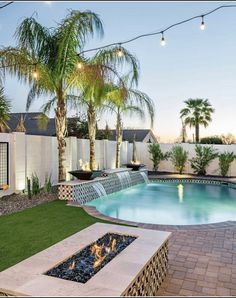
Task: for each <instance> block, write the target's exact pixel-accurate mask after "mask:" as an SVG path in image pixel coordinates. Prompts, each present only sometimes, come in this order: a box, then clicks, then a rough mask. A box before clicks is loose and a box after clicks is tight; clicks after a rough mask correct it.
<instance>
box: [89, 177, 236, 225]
mask: <svg viewBox="0 0 236 298" xmlns="http://www.w3.org/2000/svg"><path fill="white" fill-rule="evenodd" d="M86 205H89V206H95V207H96V209H97V210H98V211H99V212H100V213H102V214H104V215H107V216H110V217H114V218H118V219H123V220H128V221H135V222H140V223H151V224H166V225H195V224H208V223H216V222H223V221H228V220H236V189H234V188H231V187H228V186H225V185H209V184H199V183H187V182H186V183H178V182H163V183H155V182H154V183H148V184H145V183H144V184H139V185H136V186H133V187H131V188H128V189H125V190H122V191H119V192H116V193H113V194H110V195H108V196H104V197H100V198H98V199H95V200H93V201H91V202H89V203H87V204H86Z"/></svg>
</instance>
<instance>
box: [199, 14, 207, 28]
mask: <svg viewBox="0 0 236 298" xmlns="http://www.w3.org/2000/svg"><path fill="white" fill-rule="evenodd" d="M205 27H206V26H205V22H204V16H202V22H201V26H200V29H201V30H205Z"/></svg>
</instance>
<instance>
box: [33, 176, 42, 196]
mask: <svg viewBox="0 0 236 298" xmlns="http://www.w3.org/2000/svg"><path fill="white" fill-rule="evenodd" d="M38 193H40V186H39V178H38V176H37V174H32V194H33V195H37V194H38Z"/></svg>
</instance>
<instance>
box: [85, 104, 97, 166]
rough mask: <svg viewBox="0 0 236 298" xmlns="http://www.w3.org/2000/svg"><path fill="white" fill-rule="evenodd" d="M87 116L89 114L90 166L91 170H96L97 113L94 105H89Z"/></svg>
mask: <svg viewBox="0 0 236 298" xmlns="http://www.w3.org/2000/svg"><path fill="white" fill-rule="evenodd" d="M87 114H88V131H89V146H90V160H89V165H90V169H91V170H96V160H95V140H96V111H95V108H94V106H93V103H89V106H88V112H87Z"/></svg>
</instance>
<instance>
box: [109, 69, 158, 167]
mask: <svg viewBox="0 0 236 298" xmlns="http://www.w3.org/2000/svg"><path fill="white" fill-rule="evenodd" d="M132 85H133V83H132V79H131V78H130V74H128V75H126V76H124V77H123V78H122V85H114V84H113V85H109V86H107V92H106V96H105V98H106V100H107V104H105V105H104V109H110V110H111V111H112V112H114V113H115V114H116V168H119V167H120V148H121V144H122V129H123V123H122V118H123V116H124V115H126V114H131V115H132V114H136V115H138V116H139V117H140V118H141V119H143V118H144V117H145V111H146V112H147V114H148V116H149V117H150V119H151V127H152V126H153V121H154V116H155V112H154V103H153V101H152V99H151V98H150V97H149V96H148V95H147V94H146V93H144V92H141V91H139V90H137V89H134V88H133V87H132Z"/></svg>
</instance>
